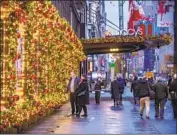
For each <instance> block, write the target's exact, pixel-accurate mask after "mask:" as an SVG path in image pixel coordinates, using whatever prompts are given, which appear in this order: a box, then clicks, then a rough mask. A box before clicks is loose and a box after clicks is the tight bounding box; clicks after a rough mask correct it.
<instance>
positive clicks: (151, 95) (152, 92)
mask: <svg viewBox="0 0 177 135" xmlns="http://www.w3.org/2000/svg"><path fill="white" fill-rule="evenodd" d="M148 88H149V95H150V99H151V100H153V99H155V92H154V91H153V90H151V89H150V86H149V83H148Z"/></svg>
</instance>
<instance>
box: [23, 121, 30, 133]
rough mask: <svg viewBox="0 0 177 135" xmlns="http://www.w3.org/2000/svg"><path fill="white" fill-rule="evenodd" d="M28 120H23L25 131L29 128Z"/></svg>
mask: <svg viewBox="0 0 177 135" xmlns="http://www.w3.org/2000/svg"><path fill="white" fill-rule="evenodd" d="M28 126H29V125H28V121H27V120H25V121H23V123H22V131H24V130H26V129H27V128H28Z"/></svg>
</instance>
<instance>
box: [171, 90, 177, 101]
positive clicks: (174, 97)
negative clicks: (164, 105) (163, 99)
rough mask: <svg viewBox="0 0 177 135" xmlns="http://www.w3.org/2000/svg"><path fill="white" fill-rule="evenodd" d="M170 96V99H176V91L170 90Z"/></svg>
mask: <svg viewBox="0 0 177 135" xmlns="http://www.w3.org/2000/svg"><path fill="white" fill-rule="evenodd" d="M170 97H171V99H177V94H176V92H174V91H172V92H170Z"/></svg>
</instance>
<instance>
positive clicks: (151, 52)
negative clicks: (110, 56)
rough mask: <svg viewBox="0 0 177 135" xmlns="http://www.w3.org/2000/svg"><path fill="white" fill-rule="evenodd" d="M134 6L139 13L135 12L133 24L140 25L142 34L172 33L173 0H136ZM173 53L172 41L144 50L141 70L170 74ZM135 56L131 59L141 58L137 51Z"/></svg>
mask: <svg viewBox="0 0 177 135" xmlns="http://www.w3.org/2000/svg"><path fill="white" fill-rule="evenodd" d="M136 7H137V9H138V8H139V14H138V13H136V14H135V15H136V16H137V17H139V18H138V19H137V18H136V19H137V20H136V25H135V26H140V27H141V29H142V32H143V34H144V35H160V34H165V33H171V34H172V35H174V27H173V14H174V1H173V0H167V1H165V2H164V3H163V2H162V1H138V2H136ZM162 8H163V9H164V10H162V11H163V12H162V11H161V9H162ZM135 15H134V16H135ZM134 16H133V17H134ZM134 18H135V17H134ZM164 24H166V25H164ZM173 55H174V42H173V41H172V43H171V45H168V46H163V47H160V48H156V49H148V50H145V51H144V60H143V61H144V70H143V71H145V72H147V71H153V72H155V73H160V74H163V73H165V74H171V73H172V68H173ZM135 56H136V57H133V59H141V56H140V57H139V52H137V55H135ZM137 56H138V58H137ZM134 61H135V60H134ZM135 70H136V69H135Z"/></svg>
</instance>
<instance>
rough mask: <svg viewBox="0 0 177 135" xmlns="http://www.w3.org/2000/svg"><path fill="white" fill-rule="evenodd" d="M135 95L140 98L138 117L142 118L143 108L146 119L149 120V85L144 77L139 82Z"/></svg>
mask: <svg viewBox="0 0 177 135" xmlns="http://www.w3.org/2000/svg"><path fill="white" fill-rule="evenodd" d="M137 93H138V96H139V98H140V116H141V117H142V116H143V111H144V106H145V107H146V118H147V119H149V112H150V93H149V83H148V81H147V80H146V77H144V78H143V79H142V80H140V81H139V84H138V88H137Z"/></svg>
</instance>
